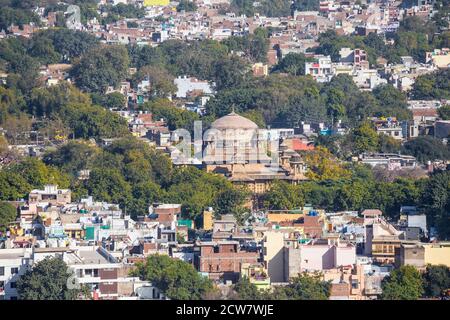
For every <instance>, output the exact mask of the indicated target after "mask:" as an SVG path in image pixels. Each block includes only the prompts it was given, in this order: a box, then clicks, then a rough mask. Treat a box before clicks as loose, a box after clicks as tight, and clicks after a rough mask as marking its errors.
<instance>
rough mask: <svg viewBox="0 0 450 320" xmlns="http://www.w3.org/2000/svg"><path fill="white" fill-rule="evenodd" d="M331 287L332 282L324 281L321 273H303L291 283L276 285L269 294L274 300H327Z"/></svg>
mask: <svg viewBox="0 0 450 320" xmlns="http://www.w3.org/2000/svg"><path fill="white" fill-rule="evenodd" d="M330 288H331V284H330V282H328V281H323V280H322V276H321V275H320V274H318V273H316V274H308V273H301V274H299V275H298V276H297V277H295V278H293V279H291V280H290V282H289V285H287V286H283V287H276V289H275V290H274V292H273V293H271V294H269V296H270V298H271V299H274V300H327V299H328V297H329V296H330Z"/></svg>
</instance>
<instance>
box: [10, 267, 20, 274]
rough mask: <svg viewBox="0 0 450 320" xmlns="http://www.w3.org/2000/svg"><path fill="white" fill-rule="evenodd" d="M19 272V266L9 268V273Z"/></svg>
mask: <svg viewBox="0 0 450 320" xmlns="http://www.w3.org/2000/svg"><path fill="white" fill-rule="evenodd" d="M17 273H19V268H11V274H17Z"/></svg>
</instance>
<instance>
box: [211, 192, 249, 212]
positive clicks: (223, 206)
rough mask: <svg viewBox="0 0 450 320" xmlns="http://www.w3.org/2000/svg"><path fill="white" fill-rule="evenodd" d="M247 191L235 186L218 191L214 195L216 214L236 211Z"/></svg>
mask: <svg viewBox="0 0 450 320" xmlns="http://www.w3.org/2000/svg"><path fill="white" fill-rule="evenodd" d="M248 196H249V192H248V191H246V190H241V189H237V188H232V189H231V188H230V189H227V190H224V191H222V192H220V193H219V194H218V195H217V197H216V206H215V207H216V208H217V209H216V212H217V213H218V214H229V213H238V212H239V210H240V209H241V208H242V205H243V204H244V201H245V200H246V198H247V197H248Z"/></svg>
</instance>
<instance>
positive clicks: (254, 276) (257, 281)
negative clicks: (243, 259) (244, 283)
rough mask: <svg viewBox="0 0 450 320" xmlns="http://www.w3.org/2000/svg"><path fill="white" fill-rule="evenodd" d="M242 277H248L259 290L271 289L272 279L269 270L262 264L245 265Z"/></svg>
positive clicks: (242, 269) (243, 265)
mask: <svg viewBox="0 0 450 320" xmlns="http://www.w3.org/2000/svg"><path fill="white" fill-rule="evenodd" d="M241 277H247V279H248V280H249V281H250V283H253V284H254V285H255V286H256V287H257V288H258V289H261V290H264V289H268V288H270V278H269V276H268V275H267V269H266V268H264V266H262V265H260V264H250V263H243V264H242V266H241Z"/></svg>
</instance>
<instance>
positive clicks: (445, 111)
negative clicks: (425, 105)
mask: <svg viewBox="0 0 450 320" xmlns="http://www.w3.org/2000/svg"><path fill="white" fill-rule="evenodd" d="M438 113H439V117H441V119H442V120H450V105H445V106H442V107H440V108H439V109H438Z"/></svg>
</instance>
